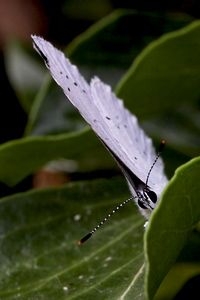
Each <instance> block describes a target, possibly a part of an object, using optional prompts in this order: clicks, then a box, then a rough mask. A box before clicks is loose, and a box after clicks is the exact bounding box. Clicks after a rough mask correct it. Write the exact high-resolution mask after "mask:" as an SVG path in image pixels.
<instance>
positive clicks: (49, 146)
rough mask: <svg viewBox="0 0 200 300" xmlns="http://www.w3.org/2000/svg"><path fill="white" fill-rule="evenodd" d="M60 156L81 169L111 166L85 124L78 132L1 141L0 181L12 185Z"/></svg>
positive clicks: (106, 155) (107, 155)
mask: <svg viewBox="0 0 200 300" xmlns="http://www.w3.org/2000/svg"><path fill="white" fill-rule="evenodd" d="M85 141H87V143H86V142H85ZM62 158H65V159H68V160H74V162H75V163H76V164H77V169H78V168H80V169H81V170H82V171H84V170H87V171H89V170H94V169H97V168H98V169H103V168H105V167H109V166H115V164H114V162H113V160H112V159H111V157H110V155H109V154H108V152H107V151H106V150H105V148H104V147H103V145H102V144H101V143H100V141H99V139H98V138H97V137H96V136H94V133H93V132H92V131H91V130H88V129H87V128H86V129H85V130H83V131H81V132H76V133H71V134H63V135H62V134H61V135H56V136H43V137H40V136H38V137H27V138H24V139H20V140H15V141H11V142H7V143H5V144H3V145H1V146H0V163H1V168H0V181H3V182H4V183H7V184H8V185H15V184H16V183H18V182H19V181H20V180H22V179H23V178H24V177H26V176H27V175H29V174H31V173H33V172H34V171H37V170H38V169H39V168H41V167H43V166H44V165H45V164H47V163H48V162H49V161H52V160H56V159H57V160H59V159H62Z"/></svg>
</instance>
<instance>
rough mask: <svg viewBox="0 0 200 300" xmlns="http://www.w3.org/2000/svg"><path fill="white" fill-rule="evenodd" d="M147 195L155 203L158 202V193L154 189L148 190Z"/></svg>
mask: <svg viewBox="0 0 200 300" xmlns="http://www.w3.org/2000/svg"><path fill="white" fill-rule="evenodd" d="M145 193H146V194H147V195H148V197H149V198H150V199H151V201H152V202H153V203H156V202H157V195H156V193H155V192H153V191H149V190H148V191H146V192H145Z"/></svg>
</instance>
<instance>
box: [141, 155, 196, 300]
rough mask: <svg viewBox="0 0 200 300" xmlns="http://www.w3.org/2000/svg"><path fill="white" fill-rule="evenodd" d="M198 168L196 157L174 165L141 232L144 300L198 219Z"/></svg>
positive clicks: (173, 259) (170, 264)
mask: <svg viewBox="0 0 200 300" xmlns="http://www.w3.org/2000/svg"><path fill="white" fill-rule="evenodd" d="M199 170H200V158H199V157H198V158H195V159H193V160H191V161H189V162H188V163H186V164H185V165H184V166H181V167H180V168H178V169H177V171H176V173H175V175H174V177H173V178H172V179H171V181H170V183H169V185H168V188H167V189H166V190H165V192H164V193H163V197H162V200H161V201H160V203H159V204H158V206H157V208H156V209H155V211H154V213H153V214H152V218H151V222H150V224H149V226H148V229H147V231H146V234H145V251H146V252H145V253H146V264H147V277H146V283H147V295H148V299H153V296H154V294H155V292H156V290H157V289H158V287H159V285H160V283H161V282H162V280H163V278H164V277H165V275H166V274H167V272H168V271H169V270H170V268H171V267H172V265H173V263H174V262H175V261H176V259H177V257H178V255H179V254H180V251H181V250H182V249H183V247H184V245H185V243H186V241H187V239H188V236H189V235H190V234H191V231H192V230H193V229H194V227H195V225H196V224H197V223H198V222H199V220H200V202H199V196H198V195H199V193H200V187H199V185H198V184H197V180H198V176H199Z"/></svg>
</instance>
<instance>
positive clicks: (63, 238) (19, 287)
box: [0, 178, 144, 300]
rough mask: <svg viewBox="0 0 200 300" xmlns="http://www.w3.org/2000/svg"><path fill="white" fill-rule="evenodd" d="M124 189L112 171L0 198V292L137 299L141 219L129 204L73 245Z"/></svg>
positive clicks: (19, 295) (8, 295) (7, 294)
mask: <svg viewBox="0 0 200 300" xmlns="http://www.w3.org/2000/svg"><path fill="white" fill-rule="evenodd" d="M127 191H128V190H127V186H126V184H125V183H124V181H123V182H122V181H121V180H119V179H114V178H113V179H112V180H109V181H108V180H99V181H91V182H81V183H77V184H72V185H68V186H66V187H63V188H59V189H50V190H38V191H31V192H27V193H21V194H18V195H14V196H12V197H7V198H4V199H2V200H1V202H0V228H1V237H0V241H1V248H0V262H1V269H0V279H1V280H0V298H1V299H5V300H6V299H20V300H25V299H26V300H27V299H33V298H34V299H36V298H38V299H48V300H51V299H66V298H67V299H93V298H95V299H117V298H120V297H121V299H133V298H134V299H141V300H142V299H143V292H142V290H143V274H144V267H143V263H144V261H143V251H142V245H143V238H142V237H143V232H144V229H143V223H144V220H143V218H142V217H141V216H140V215H139V213H138V212H137V209H136V207H135V205H134V204H132V203H129V204H128V205H129V207H124V208H122V209H121V211H120V212H119V213H116V214H115V215H114V216H113V218H112V219H111V220H110V221H109V222H108V223H107V224H106V225H105V226H104V228H102V230H99V231H98V232H96V234H95V235H94V236H93V237H92V238H91V240H90V241H88V242H87V243H85V244H83V245H82V246H78V244H77V241H78V240H79V239H80V238H81V237H82V235H84V234H85V233H87V231H88V230H91V228H92V227H93V226H95V225H96V223H97V222H99V221H101V220H102V218H104V217H105V215H107V214H108V212H109V211H110V210H112V209H113V207H115V206H116V205H117V204H118V203H119V202H121V201H122V200H124V197H127V196H128V193H127Z"/></svg>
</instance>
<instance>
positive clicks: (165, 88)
mask: <svg viewBox="0 0 200 300" xmlns="http://www.w3.org/2000/svg"><path fill="white" fill-rule="evenodd" d="M199 37H200V22H199V21H195V22H193V23H192V24H190V25H188V26H186V27H184V28H183V29H180V30H177V31H174V32H172V33H168V34H166V35H163V36H162V37H161V38H159V39H158V40H156V41H154V42H152V43H151V44H150V45H149V46H147V47H146V48H145V50H144V51H143V52H142V53H141V54H140V55H139V56H138V57H137V59H136V60H135V61H134V63H133V65H132V67H131V68H130V69H129V71H128V72H127V74H126V75H125V76H124V78H123V79H122V81H121V82H120V83H119V85H118V88H117V91H118V95H119V96H120V97H122V98H123V99H126V104H127V105H128V106H129V107H132V108H133V111H134V112H135V114H136V115H137V116H138V117H140V118H143V119H145V118H147V117H149V116H151V115H155V114H160V113H161V112H164V111H166V110H169V109H172V108H173V110H174V109H175V108H176V107H178V106H179V105H180V103H184V102H189V103H190V102H195V101H197V100H198V99H199V95H200V92H199V82H200V56H199V52H200V43H199Z"/></svg>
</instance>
